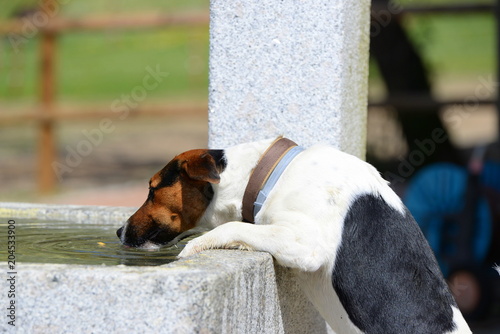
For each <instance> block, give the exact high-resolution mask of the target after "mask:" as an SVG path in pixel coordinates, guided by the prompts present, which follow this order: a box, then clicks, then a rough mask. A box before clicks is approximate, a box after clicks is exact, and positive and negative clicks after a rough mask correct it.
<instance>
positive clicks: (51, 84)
mask: <svg viewBox="0 0 500 334" xmlns="http://www.w3.org/2000/svg"><path fill="white" fill-rule="evenodd" d="M41 3H42V5H40V11H39V12H35V13H33V14H32V16H31V19H32V20H33V22H32V23H31V24H30V26H31V27H30V29H31V30H30V35H31V34H33V33H36V37H37V38H39V39H40V55H39V58H40V68H39V71H40V82H39V85H40V88H41V89H40V103H39V106H38V107H36V108H35V111H32V109H31V110H30V111H28V110H25V111H22V110H19V111H18V112H17V113H16V114H12V113H10V114H9V113H5V112H4V111H0V125H2V126H3V125H12V124H16V123H25V122H27V121H35V122H36V123H37V126H38V128H39V134H38V136H39V137H38V148H37V151H38V175H37V180H38V181H37V182H38V189H39V191H40V192H41V193H47V192H50V191H51V190H53V189H54V186H55V182H56V180H55V177H56V175H55V173H54V171H53V170H52V162H54V161H55V160H56V159H57V152H56V138H55V133H54V132H55V131H54V129H55V123H56V122H58V121H60V120H64V119H66V120H68V119H85V118H87V119H88V118H104V117H108V116H110V114H111V113H112V112H111V111H110V110H109V108H92V109H91V110H89V108H83V107H82V108H78V107H77V108H76V110H71V111H68V110H65V109H61V108H60V107H58V106H57V103H56V95H55V85H56V55H57V41H58V36H60V35H61V34H66V33H70V32H83V31H100V30H107V31H108V30H118V31H125V30H137V29H163V28H168V27H179V26H187V27H196V26H207V25H208V17H209V16H208V13H207V12H192V13H175V14H158V13H144V14H134V15H133V16H131V15H128V16H123V15H122V16H113V17H110V16H106V17H104V16H103V17H88V18H80V19H65V18H60V17H57V15H55V12H56V10H57V11H58V7H57V6H59V4H58V2H57V1H56V0H43V2H41ZM35 15H39V17H38V18H37V17H35ZM1 35H5V36H7V38H9V37H10V38H25V36H24V35H26V20H21V19H18V20H12V21H7V22H0V36H1ZM30 37H31V36H30ZM206 109H207V106H206V105H205V104H203V105H200V104H195V103H187V104H165V105H162V106H161V107H151V106H149V107H142V108H141V107H139V108H137V109H134V111H133V113H134V114H137V115H154V116H162V115H175V114H182V115H189V114H201V113H203V112H206Z"/></svg>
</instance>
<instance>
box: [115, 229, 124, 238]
mask: <svg viewBox="0 0 500 334" xmlns="http://www.w3.org/2000/svg"><path fill="white" fill-rule="evenodd" d="M122 232H123V226H122V227H120V228H119V229H118V230H116V235H117V236H118V238H119V239H121V237H122Z"/></svg>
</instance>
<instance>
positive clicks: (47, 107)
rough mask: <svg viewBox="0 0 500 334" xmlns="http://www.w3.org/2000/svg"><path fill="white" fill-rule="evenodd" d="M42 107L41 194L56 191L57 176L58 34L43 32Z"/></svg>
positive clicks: (39, 166)
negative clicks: (56, 74)
mask: <svg viewBox="0 0 500 334" xmlns="http://www.w3.org/2000/svg"><path fill="white" fill-rule="evenodd" d="M40 38H41V48H40V52H41V63H40V74H41V75H40V77H41V92H40V94H41V101H40V102H41V106H40V116H41V117H40V124H39V127H40V128H39V140H38V156H39V157H38V188H39V191H40V192H41V193H47V192H50V191H51V190H53V189H54V185H55V174H54V171H53V170H52V162H53V161H55V160H56V143H55V134H54V118H53V114H54V100H55V66H56V65H55V52H56V42H57V38H56V34H55V33H53V32H49V31H42V32H41V36H40Z"/></svg>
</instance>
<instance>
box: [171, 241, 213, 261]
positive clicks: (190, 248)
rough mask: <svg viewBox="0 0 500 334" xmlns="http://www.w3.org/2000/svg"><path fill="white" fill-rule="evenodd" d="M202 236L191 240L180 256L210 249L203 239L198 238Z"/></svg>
mask: <svg viewBox="0 0 500 334" xmlns="http://www.w3.org/2000/svg"><path fill="white" fill-rule="evenodd" d="M201 238H202V237H198V238H196V239H193V240H191V241H189V242H188V243H187V244H186V246H184V249H183V250H182V251H181V252H180V253H179V255H177V257H178V258H183V257H188V256H191V255H194V254H196V253H199V252H201V251H204V250H207V249H210V247H208V246H207V245H204V243H203V240H201V241H200V240H198V239H201Z"/></svg>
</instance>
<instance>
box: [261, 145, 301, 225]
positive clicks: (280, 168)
mask: <svg viewBox="0 0 500 334" xmlns="http://www.w3.org/2000/svg"><path fill="white" fill-rule="evenodd" d="M303 150H304V148H303V147H301V146H295V147H293V148H291V149H290V150H289V151H288V152H287V153H286V154H285V156H284V157H283V158H281V160H280V162H278V165H276V168H274V170H273V171H272V173H271V175H269V178H268V179H267V181H266V183H265V184H264V186H263V187H262V189H261V190H260V191H259V193H258V195H257V199H256V200H255V203H254V206H253V216H254V218H255V216H257V213H259V211H260V209H261V208H262V205H264V202H265V201H266V199H267V197H268V196H269V193H270V192H271V190H272V189H273V188H274V186H275V185H276V182H278V180H279V178H280V176H281V174H283V172H284V171H285V169H286V168H287V167H288V165H289V164H290V162H292V160H293V158H295V156H296V155H297V154H299V153H300V152H302V151H303Z"/></svg>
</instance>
